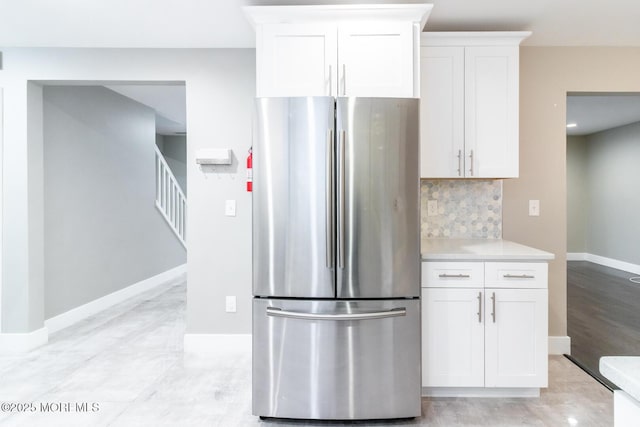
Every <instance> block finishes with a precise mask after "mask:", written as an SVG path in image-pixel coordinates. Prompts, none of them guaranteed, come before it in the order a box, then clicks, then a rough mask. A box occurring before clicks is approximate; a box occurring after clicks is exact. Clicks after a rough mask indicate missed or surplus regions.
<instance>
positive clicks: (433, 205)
mask: <svg viewBox="0 0 640 427" xmlns="http://www.w3.org/2000/svg"><path fill="white" fill-rule="evenodd" d="M436 215H438V201H437V200H427V216H436Z"/></svg>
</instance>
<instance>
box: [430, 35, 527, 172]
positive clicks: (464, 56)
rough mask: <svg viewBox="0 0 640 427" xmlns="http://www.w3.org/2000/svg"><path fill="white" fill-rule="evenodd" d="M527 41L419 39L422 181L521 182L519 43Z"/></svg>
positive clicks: (506, 38)
mask: <svg viewBox="0 0 640 427" xmlns="http://www.w3.org/2000/svg"><path fill="white" fill-rule="evenodd" d="M529 34H530V33H529V32H504V33H502V32H499V33H497V32H491V33H424V34H423V36H422V41H421V43H422V48H421V54H420V62H421V74H420V79H421V147H420V148H421V155H420V156H421V162H420V172H421V176H422V177H423V178H514V177H517V176H518V146H519V135H518V106H519V104H518V103H519V99H518V87H519V76H518V73H519V71H518V69H519V68H518V62H519V44H520V42H521V41H522V40H523V39H524V38H525V37H527V36H528V35H529Z"/></svg>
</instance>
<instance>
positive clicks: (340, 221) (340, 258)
mask: <svg viewBox="0 0 640 427" xmlns="http://www.w3.org/2000/svg"><path fill="white" fill-rule="evenodd" d="M346 139H347V132H346V131H345V130H341V131H340V147H339V155H340V158H339V159H338V162H339V163H340V171H339V176H340V182H339V185H338V199H339V205H338V245H337V247H338V267H340V268H344V210H345V208H344V201H345V176H344V170H345V167H344V163H345V142H346Z"/></svg>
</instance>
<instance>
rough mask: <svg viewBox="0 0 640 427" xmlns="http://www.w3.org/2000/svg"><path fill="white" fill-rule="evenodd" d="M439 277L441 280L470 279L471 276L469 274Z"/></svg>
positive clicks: (442, 275)
mask: <svg viewBox="0 0 640 427" xmlns="http://www.w3.org/2000/svg"><path fill="white" fill-rule="evenodd" d="M438 277H439V278H441V279H451V278H454V279H468V278H469V277H471V276H470V275H468V274H440V275H439V276H438Z"/></svg>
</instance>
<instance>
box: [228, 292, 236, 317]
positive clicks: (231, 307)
mask: <svg viewBox="0 0 640 427" xmlns="http://www.w3.org/2000/svg"><path fill="white" fill-rule="evenodd" d="M225 310H226V312H227V313H235V312H236V297H235V296H234V295H231V296H227V297H226V300H225Z"/></svg>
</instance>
